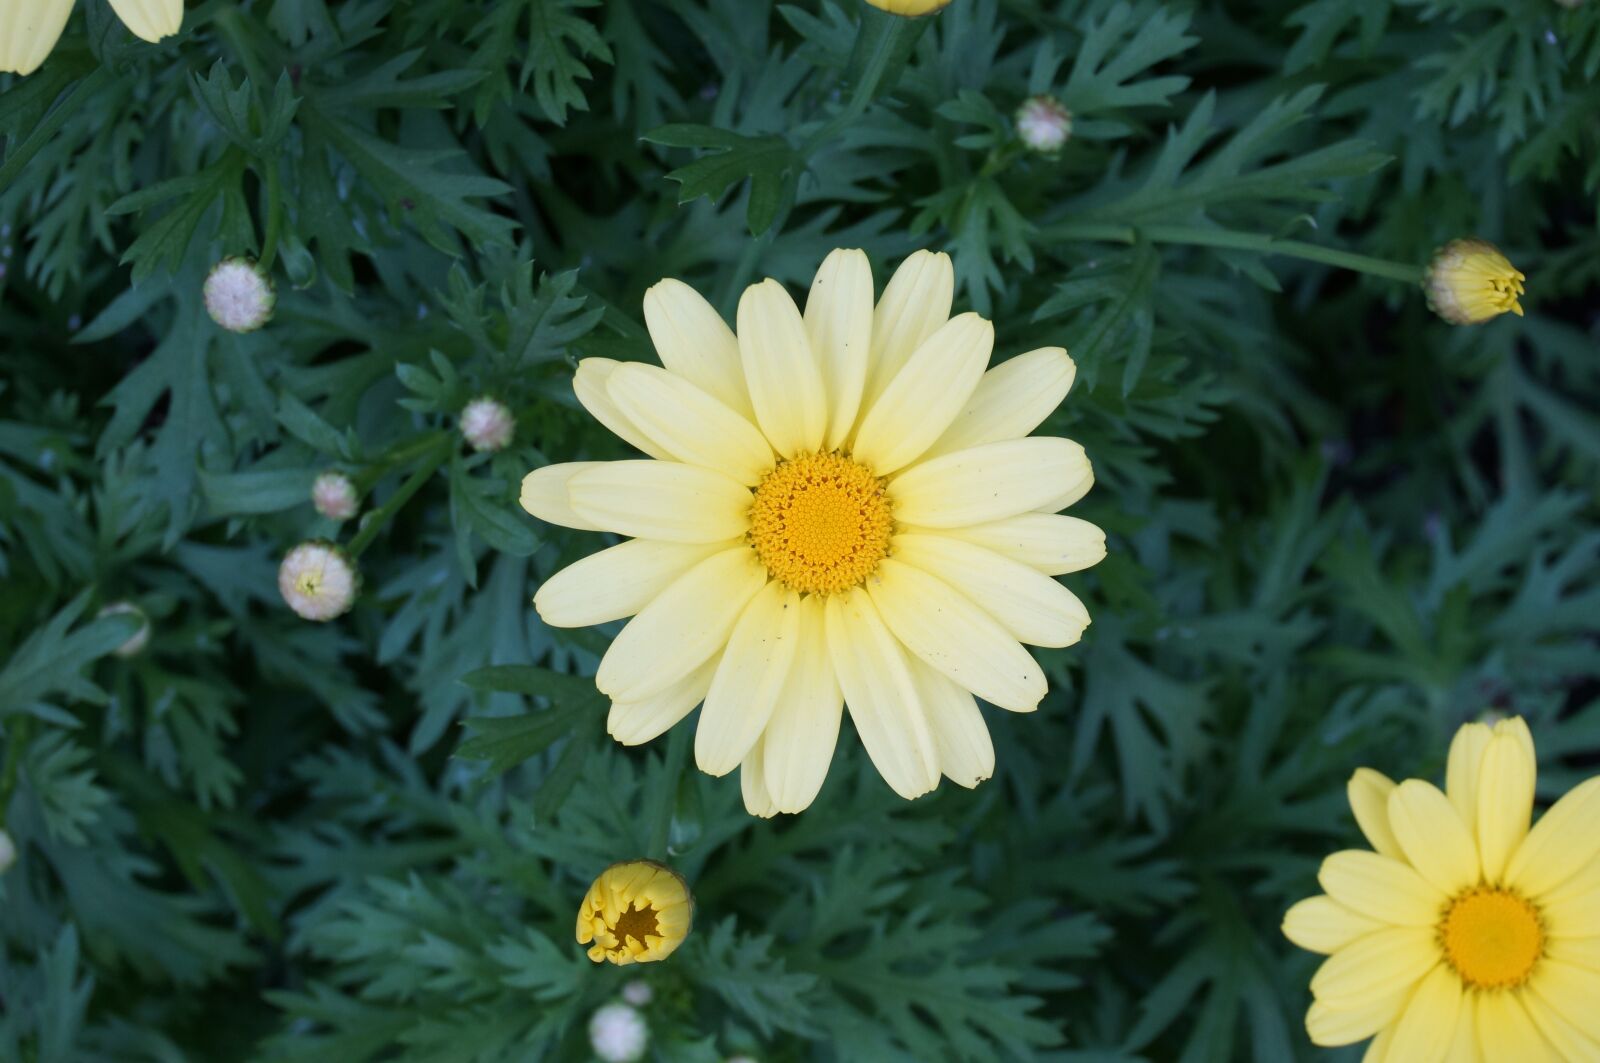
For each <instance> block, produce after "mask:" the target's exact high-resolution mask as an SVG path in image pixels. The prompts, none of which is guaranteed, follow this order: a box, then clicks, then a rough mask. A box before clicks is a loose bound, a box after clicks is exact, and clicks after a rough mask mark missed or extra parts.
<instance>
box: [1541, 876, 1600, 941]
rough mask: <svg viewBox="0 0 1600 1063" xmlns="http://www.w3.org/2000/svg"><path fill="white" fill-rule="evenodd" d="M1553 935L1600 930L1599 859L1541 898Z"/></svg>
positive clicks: (1591, 933)
mask: <svg viewBox="0 0 1600 1063" xmlns="http://www.w3.org/2000/svg"><path fill="white" fill-rule="evenodd" d="M1540 907H1541V908H1542V909H1543V910H1544V920H1545V925H1546V926H1548V927H1549V929H1550V936H1551V937H1552V938H1568V937H1572V938H1581V937H1593V936H1595V935H1597V934H1600V861H1595V862H1594V863H1592V864H1590V865H1589V868H1588V869H1587V870H1586V871H1583V872H1580V873H1579V874H1577V875H1575V876H1573V877H1572V878H1570V879H1568V880H1567V881H1566V882H1564V883H1562V884H1561V886H1560V888H1559V889H1555V890H1552V891H1551V892H1550V893H1549V894H1548V895H1547V896H1545V897H1543V898H1541V899H1540Z"/></svg>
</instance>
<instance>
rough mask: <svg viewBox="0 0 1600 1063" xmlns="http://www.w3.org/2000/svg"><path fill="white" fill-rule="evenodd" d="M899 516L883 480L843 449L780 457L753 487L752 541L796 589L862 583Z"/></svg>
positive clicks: (815, 590) (817, 590) (825, 590)
mask: <svg viewBox="0 0 1600 1063" xmlns="http://www.w3.org/2000/svg"><path fill="white" fill-rule="evenodd" d="M893 527H894V522H893V521H892V520H891V519H890V516H889V500H888V498H887V497H885V495H884V490H883V481H882V480H880V479H878V478H877V477H876V476H874V475H873V474H872V470H871V469H869V468H867V467H866V466H865V465H863V464H861V463H860V462H858V461H852V460H851V459H850V458H847V457H845V456H844V455H843V454H840V453H838V452H834V453H830V454H807V455H803V456H801V457H798V458H795V459H794V460H793V461H785V462H780V463H779V464H778V467H777V468H776V469H773V470H772V471H771V472H770V473H768V474H767V476H766V479H764V480H762V481H761V485H760V486H759V487H757V488H756V498H755V505H754V506H753V507H752V508H751V511H750V544H751V545H752V546H754V547H755V550H756V554H757V555H758V556H759V557H760V558H761V563H762V564H764V565H766V566H767V571H768V572H770V573H772V576H773V578H774V579H777V580H779V581H781V582H782V583H783V584H784V586H786V587H789V588H790V589H791V590H796V591H802V592H809V593H811V594H833V593H837V592H840V591H846V590H849V589H850V588H851V587H856V586H860V585H861V584H862V583H864V582H866V579H867V577H868V576H870V575H872V573H873V571H874V570H876V569H877V567H878V562H880V561H882V560H883V559H884V557H885V555H887V554H888V552H889V533H890V532H891V531H892V530H893Z"/></svg>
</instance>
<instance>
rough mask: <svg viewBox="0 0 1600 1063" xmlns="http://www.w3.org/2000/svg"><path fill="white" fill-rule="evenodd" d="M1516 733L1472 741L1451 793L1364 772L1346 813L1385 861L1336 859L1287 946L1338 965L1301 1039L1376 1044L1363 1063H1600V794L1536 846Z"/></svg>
mask: <svg viewBox="0 0 1600 1063" xmlns="http://www.w3.org/2000/svg"><path fill="white" fill-rule="evenodd" d="M1535 771H1536V761H1535V758H1534V751H1533V736H1532V735H1531V734H1529V733H1528V727H1527V725H1526V724H1525V723H1523V722H1522V720H1520V719H1510V720H1505V721H1502V722H1501V723H1498V724H1496V725H1495V727H1494V729H1493V730H1491V729H1490V728H1489V727H1487V726H1486V725H1484V724H1481V723H1474V724H1468V725H1467V726H1465V727H1463V728H1462V729H1461V730H1460V731H1459V732H1458V733H1457V734H1456V738H1455V742H1454V743H1453V744H1452V745H1451V747H1450V762H1449V769H1448V779H1447V781H1446V788H1445V791H1443V792H1441V791H1440V790H1439V788H1438V787H1436V786H1434V785H1432V784H1431V783H1427V782H1423V781H1421V780H1420V779H1408V780H1406V781H1405V782H1402V783H1400V784H1399V785H1398V786H1397V785H1395V784H1394V783H1393V782H1391V781H1390V780H1389V779H1387V778H1385V777H1384V776H1382V775H1380V774H1379V773H1378V772H1375V771H1370V770H1368V769H1365V768H1363V769H1361V770H1360V771H1358V772H1356V774H1355V776H1354V778H1352V779H1351V780H1350V806H1351V808H1353V809H1354V810H1355V816H1356V822H1357V823H1359V824H1360V826H1361V830H1362V832H1363V833H1364V834H1365V835H1366V836H1367V840H1368V841H1370V842H1371V843H1372V848H1373V849H1374V850H1376V851H1374V852H1368V851H1367V850H1364V849H1363V850H1352V851H1347V852H1341V853H1335V854H1333V855H1332V856H1330V857H1328V859H1327V860H1326V861H1324V863H1323V865H1322V871H1321V874H1320V875H1319V876H1318V881H1319V882H1321V884H1322V888H1323V889H1325V890H1327V894H1326V896H1319V897H1313V898H1311V899H1310V900H1305V901H1301V902H1300V903H1299V904H1297V905H1295V906H1294V907H1293V908H1291V909H1290V910H1289V912H1288V914H1287V915H1286V916H1285V917H1284V922H1283V932H1284V933H1285V934H1286V935H1288V937H1289V939H1290V940H1291V941H1293V942H1294V943H1295V944H1297V945H1299V946H1300V947H1301V948H1304V949H1309V950H1311V951H1312V952H1318V953H1322V954H1324V955H1326V956H1328V960H1327V962H1325V963H1324V964H1323V965H1322V967H1321V969H1319V970H1318V971H1317V973H1316V976H1315V977H1314V978H1312V980H1311V993H1312V995H1313V996H1314V997H1315V1002H1314V1003H1313V1004H1312V1005H1311V1011H1310V1012H1309V1013H1308V1014H1307V1016H1306V1029H1307V1031H1308V1032H1309V1033H1310V1035H1311V1040H1312V1041H1314V1042H1315V1043H1317V1044H1319V1045H1329V1046H1333V1045H1347V1044H1354V1043H1355V1042H1357V1041H1363V1040H1365V1039H1367V1038H1369V1037H1371V1038H1373V1041H1372V1045H1371V1047H1370V1048H1369V1049H1368V1050H1367V1054H1366V1057H1365V1063H1513V1061H1514V1063H1558V1061H1566V1063H1580V1061H1593V1060H1600V777H1597V778H1593V779H1590V780H1588V781H1587V782H1585V783H1583V784H1582V785H1580V786H1579V787H1577V788H1576V789H1574V790H1573V791H1572V792H1570V793H1569V794H1567V795H1566V796H1565V797H1563V798H1562V799H1561V800H1560V801H1558V802H1556V804H1555V806H1554V807H1553V808H1551V809H1550V811H1549V812H1547V813H1546V814H1545V815H1544V817H1543V818H1542V819H1541V820H1540V821H1539V822H1538V824H1536V825H1534V826H1533V827H1532V829H1531V830H1530V829H1529V824H1530V822H1531V820H1532V816H1533V788H1534V776H1535Z"/></svg>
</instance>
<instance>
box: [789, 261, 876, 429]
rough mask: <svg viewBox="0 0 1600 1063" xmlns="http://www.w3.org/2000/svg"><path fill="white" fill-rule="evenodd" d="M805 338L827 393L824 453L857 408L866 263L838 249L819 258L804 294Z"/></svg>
mask: <svg viewBox="0 0 1600 1063" xmlns="http://www.w3.org/2000/svg"><path fill="white" fill-rule="evenodd" d="M805 325H806V336H807V337H808V338H809V339H810V341H811V350H812V351H813V352H814V353H815V354H816V357H817V367H818V369H820V370H821V372H822V384H823V388H824V390H826V392H827V395H828V435H827V449H829V450H837V449H839V447H841V446H843V445H844V442H845V440H846V439H848V438H849V437H850V432H851V430H852V429H854V428H855V425H856V415H857V414H858V413H859V412H860V410H861V391H862V389H863V388H864V387H866V383H867V367H868V365H869V364H870V363H871V361H872V265H871V263H869V262H868V261H867V256H866V254H865V252H862V251H858V250H846V249H845V248H839V249H838V250H836V251H833V252H832V253H830V254H829V255H828V257H827V258H825V259H823V260H822V267H821V268H820V269H818V270H817V275H816V278H815V279H814V280H812V282H811V294H810V295H808V296H806V312H805Z"/></svg>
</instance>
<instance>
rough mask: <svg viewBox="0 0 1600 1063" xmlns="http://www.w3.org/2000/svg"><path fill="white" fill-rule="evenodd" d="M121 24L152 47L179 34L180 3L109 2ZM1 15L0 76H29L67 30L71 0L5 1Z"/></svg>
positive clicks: (169, 0)
mask: <svg viewBox="0 0 1600 1063" xmlns="http://www.w3.org/2000/svg"><path fill="white" fill-rule="evenodd" d="M111 9H112V10H113V11H115V12H116V13H117V17H118V18H120V19H121V20H122V24H123V25H125V26H127V27H128V29H129V31H130V32H131V33H132V34H133V35H134V36H135V37H138V38H140V39H141V40H146V41H149V42H151V43H152V44H153V43H155V42H156V41H159V40H161V39H162V38H163V37H170V36H172V35H173V34H174V33H177V32H178V27H179V26H180V25H181V24H182V22H183V0H111ZM0 10H3V13H0V74H31V73H33V72H34V71H35V70H37V69H38V68H39V64H40V63H43V62H44V61H45V59H46V57H48V56H49V55H50V50H51V49H52V48H54V47H55V46H56V41H58V40H60V38H61V31H62V30H64V29H66V28H67V19H68V18H70V17H71V15H72V0H7V3H6V5H5V8H4V9H0Z"/></svg>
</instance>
